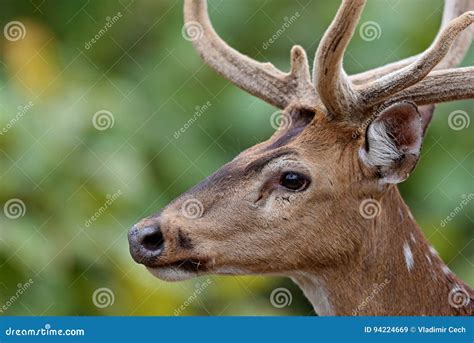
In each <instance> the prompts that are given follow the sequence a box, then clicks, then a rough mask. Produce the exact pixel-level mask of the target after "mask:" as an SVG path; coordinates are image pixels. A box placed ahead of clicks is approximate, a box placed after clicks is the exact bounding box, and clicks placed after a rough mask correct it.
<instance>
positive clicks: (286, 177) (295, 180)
mask: <svg viewBox="0 0 474 343" xmlns="http://www.w3.org/2000/svg"><path fill="white" fill-rule="evenodd" d="M308 183H309V180H308V178H307V177H306V176H304V175H303V174H300V173H297V172H291V171H290V172H286V173H283V175H282V176H281V179H280V184H281V185H282V186H283V187H285V188H288V189H291V190H292V191H301V190H303V189H304V188H306V186H307V185H308Z"/></svg>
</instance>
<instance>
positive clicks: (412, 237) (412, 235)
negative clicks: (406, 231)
mask: <svg viewBox="0 0 474 343" xmlns="http://www.w3.org/2000/svg"><path fill="white" fill-rule="evenodd" d="M410 238H411V240H412V242H413V243H416V239H415V235H414V234H413V233H410Z"/></svg>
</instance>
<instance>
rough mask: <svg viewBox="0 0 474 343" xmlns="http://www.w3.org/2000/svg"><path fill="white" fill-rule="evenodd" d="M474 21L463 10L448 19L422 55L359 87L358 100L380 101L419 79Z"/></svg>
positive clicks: (438, 61)
mask: <svg viewBox="0 0 474 343" xmlns="http://www.w3.org/2000/svg"><path fill="white" fill-rule="evenodd" d="M473 22H474V12H466V13H464V14H463V15H461V16H459V17H458V18H456V19H454V20H452V21H451V22H450V23H449V24H448V25H447V26H446V27H445V28H444V29H443V30H442V32H441V33H440V34H439V36H438V37H437V39H436V40H435V41H434V43H433V44H432V45H431V47H430V48H428V49H427V50H426V51H425V52H424V53H423V54H421V55H420V56H419V57H418V58H417V59H415V61H414V62H412V63H411V64H409V65H408V66H406V67H404V68H402V69H400V70H396V71H394V72H392V73H390V74H388V75H385V76H383V77H381V78H379V79H377V80H376V81H374V82H372V83H370V84H369V85H367V86H365V87H363V88H362V89H360V90H359V94H360V96H361V98H362V99H361V101H363V102H364V104H365V105H366V106H368V107H370V106H373V105H377V104H380V103H382V102H384V101H385V100H387V99H388V98H390V97H392V96H393V95H394V94H395V93H397V92H399V91H401V90H403V89H406V88H408V87H410V86H412V85H414V84H416V83H418V82H419V81H421V80H422V79H424V78H425V77H426V76H427V75H428V73H429V72H430V71H431V70H432V69H433V68H434V67H436V66H437V65H438V64H439V63H440V62H441V60H442V59H443V58H444V57H445V56H446V54H447V53H448V51H449V49H450V47H451V44H452V43H453V42H454V41H455V39H456V38H457V36H458V35H459V34H460V33H461V32H462V31H463V30H464V29H465V28H467V27H468V26H469V25H471V24H472V23H473Z"/></svg>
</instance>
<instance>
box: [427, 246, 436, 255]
mask: <svg viewBox="0 0 474 343" xmlns="http://www.w3.org/2000/svg"><path fill="white" fill-rule="evenodd" d="M429 249H430V253H431V255H433V256H438V252H437V251H436V249H435V248H433V247H432V246H431V245H430V247H429Z"/></svg>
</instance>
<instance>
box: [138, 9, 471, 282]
mask: <svg viewBox="0 0 474 343" xmlns="http://www.w3.org/2000/svg"><path fill="white" fill-rule="evenodd" d="M364 4H365V1H364V0H344V1H343V2H342V5H341V7H340V9H339V11H338V13H337V15H336V17H335V19H334V21H333V23H332V24H331V26H330V27H329V29H328V30H327V31H326V33H325V35H324V36H323V38H322V40H321V43H320V45H319V47H318V49H317V51H316V56H315V63H314V68H313V71H312V77H311V75H310V70H309V64H308V59H307V56H306V53H305V51H304V50H303V49H302V48H301V47H300V46H294V47H293V48H292V50H291V69H290V71H289V72H288V73H284V72H282V71H280V70H278V69H277V68H275V67H274V66H273V65H271V64H270V63H260V62H257V61H254V60H252V59H250V58H248V57H247V56H244V55H242V54H240V53H238V52H237V51H236V50H234V49H232V48H230V47H229V46H228V45H227V44H226V43H225V42H224V41H223V40H222V39H220V38H219V37H218V35H217V33H216V32H215V31H214V30H213V28H212V25H211V23H210V20H209V17H208V14H207V4H206V1H204V0H185V8H184V15H185V22H186V24H185V27H184V28H185V29H186V30H188V29H189V32H188V35H189V36H190V38H192V39H191V40H192V42H193V44H194V46H195V48H196V50H198V52H199V54H200V55H201V56H202V57H203V59H204V60H205V61H206V62H207V63H208V64H209V65H210V66H211V67H213V68H214V69H216V70H217V71H218V72H219V73H220V74H221V75H224V76H225V77H227V78H228V79H229V80H230V81H231V82H233V83H235V84H236V85H238V86H239V87H240V88H242V89H244V90H246V91H248V92H249V93H251V94H253V95H255V96H257V97H259V98H261V99H263V100H265V101H267V102H268V103H270V104H271V105H274V106H276V107H278V108H279V109H282V110H284V115H285V118H286V119H287V120H286V121H283V122H288V123H289V125H283V126H282V127H281V128H280V129H279V130H278V131H277V132H276V133H275V134H274V135H273V136H272V138H270V139H269V140H268V141H266V142H264V143H261V144H258V145H256V146H254V147H252V148H250V149H248V150H246V151H244V152H243V153H241V154H240V155H239V156H237V157H236V158H235V159H234V160H233V161H231V162H230V163H228V164H227V165H225V166H223V167H222V168H221V169H220V170H218V171H217V172H216V173H215V174H213V175H212V176H210V177H209V178H208V179H206V180H204V181H203V182H201V183H200V184H199V185H197V186H196V187H194V188H193V189H191V190H190V191H188V192H186V193H185V194H183V195H182V196H180V197H179V198H178V199H176V200H175V201H174V202H172V203H171V204H170V205H168V206H167V207H165V208H164V209H163V210H162V211H161V212H159V213H158V214H155V215H153V216H151V217H149V218H146V219H144V220H142V221H141V222H139V223H138V224H137V225H135V226H134V227H133V228H132V229H131V230H130V232H129V242H130V251H131V254H132V256H133V258H134V259H135V261H137V262H138V263H142V264H144V265H146V266H147V267H148V268H149V269H150V271H151V272H152V273H153V274H155V275H156V276H158V277H160V278H162V279H166V280H180V279H184V278H188V277H192V276H195V275H198V274H202V273H221V274H248V273H271V274H283V275H289V274H291V273H292V272H294V271H299V270H304V268H305V266H309V265H310V266H311V267H312V268H317V267H321V268H324V267H325V266H327V265H332V264H335V263H341V262H343V261H344V260H346V261H347V260H348V259H350V258H351V256H352V254H353V252H354V251H355V250H357V249H358V247H359V245H360V244H361V243H360V242H361V241H362V240H363V238H364V233H363V232H361V230H362V228H363V227H364V223H363V222H361V223H358V221H363V218H362V216H360V215H359V211H358V210H359V205H360V202H361V199H365V198H369V197H380V196H382V195H383V193H384V192H385V191H386V190H387V189H388V188H389V187H390V186H389V185H390V184H393V183H398V182H401V181H403V180H404V179H406V178H407V177H408V174H409V172H410V171H411V170H412V169H413V168H414V166H415V164H416V162H417V160H418V157H419V152H420V148H421V141H422V136H423V133H424V131H425V128H426V125H427V123H428V122H429V119H430V118H431V112H432V110H433V107H432V106H431V107H425V106H424V105H431V104H434V103H436V102H443V101H450V100H454V99H467V98H471V97H472V96H473V94H472V87H471V85H472V84H473V82H474V72H473V70H472V69H469V68H465V70H464V71H463V72H459V71H458V70H452V69H448V68H450V67H452V66H453V65H455V64H456V63H457V62H456V61H458V60H459V58H460V57H462V55H463V54H464V53H465V52H466V51H467V47H468V46H469V43H470V41H471V40H470V36H469V34H470V33H469V32H466V34H465V35H464V37H463V36H462V35H461V32H462V31H463V30H464V29H466V28H467V27H469V25H470V24H471V23H472V22H473V21H474V13H473V12H466V13H464V14H462V15H461V16H459V17H458V18H456V19H453V17H452V16H453V15H454V14H456V13H458V15H459V14H460V13H459V10H461V9H462V8H464V7H466V6H467V5H465V6H458V5H457V4H456V2H452V4H451V5H449V6H451V7H452V8H451V7H448V12H447V13H448V15H446V16H445V19H446V20H447V19H453V20H452V21H450V22H444V23H443V28H442V30H440V33H439V34H438V37H437V39H436V40H435V42H434V43H433V45H432V46H431V47H430V48H429V49H428V50H427V51H426V52H425V53H423V54H421V55H419V56H418V57H416V58H409V59H406V60H402V61H400V62H397V63H394V64H391V65H388V66H386V67H382V68H379V69H377V70H374V71H369V72H366V73H362V74H359V75H354V76H351V77H349V76H347V74H346V73H345V72H344V70H343V66H342V60H343V56H344V51H345V49H346V48H347V46H348V44H349V41H350V38H351V37H352V35H353V33H354V31H355V29H356V26H357V22H358V20H359V18H360V15H361V12H362V10H363V7H364ZM196 24H197V25H196ZM195 29H197V31H199V32H197V34H196V32H195V31H196V30H195ZM194 36H196V37H194ZM458 36H459V37H458ZM458 38H459V39H458ZM456 39H458V42H461V43H462V44H461V46H462V47H461V48H459V49H451V50H450V46H451V44H452V43H453V42H454V41H456ZM465 42H467V43H465ZM434 68H439V69H440V70H438V71H435V72H433V73H430V72H431V71H432V70H433V69H434ZM387 104H391V105H390V106H387ZM415 104H416V105H415ZM417 106H420V110H419V109H418V107H417ZM308 109H309V110H308ZM420 112H421V114H420ZM368 118H370V120H368ZM366 122H367V123H370V124H369V125H368V126H367V127H366V125H363V124H362V123H366ZM355 132H357V133H358V134H356V135H354V133H355Z"/></svg>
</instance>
